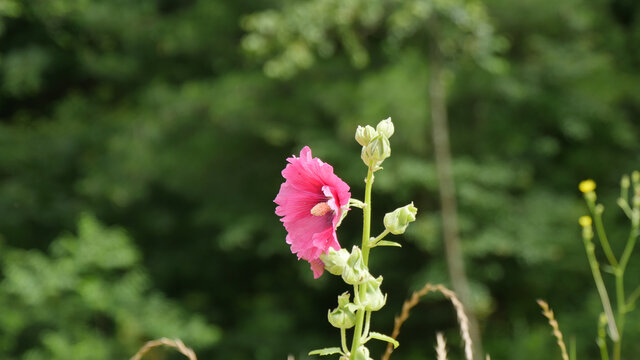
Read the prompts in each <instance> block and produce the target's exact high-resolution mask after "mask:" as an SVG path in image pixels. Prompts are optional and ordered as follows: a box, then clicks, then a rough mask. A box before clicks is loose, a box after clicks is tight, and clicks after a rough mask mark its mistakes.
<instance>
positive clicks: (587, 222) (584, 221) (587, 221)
mask: <svg viewBox="0 0 640 360" xmlns="http://www.w3.org/2000/svg"><path fill="white" fill-rule="evenodd" d="M578 222H579V223H580V226H582V227H587V226H591V216H589V215H584V216H580V219H578Z"/></svg>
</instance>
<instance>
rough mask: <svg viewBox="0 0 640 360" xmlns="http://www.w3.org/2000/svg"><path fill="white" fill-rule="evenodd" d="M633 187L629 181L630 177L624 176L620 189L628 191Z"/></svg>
mask: <svg viewBox="0 0 640 360" xmlns="http://www.w3.org/2000/svg"><path fill="white" fill-rule="evenodd" d="M630 185H631V181H630V180H629V175H624V176H623V177H622V179H620V187H622V188H623V189H628V188H629V186H630Z"/></svg>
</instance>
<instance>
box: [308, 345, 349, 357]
mask: <svg viewBox="0 0 640 360" xmlns="http://www.w3.org/2000/svg"><path fill="white" fill-rule="evenodd" d="M333 354H340V355H344V354H343V353H342V350H341V349H340V348H339V347H328V348H324V349H318V350H313V351H309V355H320V356H327V355H333Z"/></svg>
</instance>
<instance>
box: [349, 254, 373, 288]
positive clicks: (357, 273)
mask: <svg viewBox="0 0 640 360" xmlns="http://www.w3.org/2000/svg"><path fill="white" fill-rule="evenodd" d="M369 276H370V275H369V271H368V270H367V267H366V266H365V265H364V262H363V261H362V251H361V250H360V248H358V247H357V246H354V247H353V249H352V250H351V255H349V259H347V265H346V266H345V267H344V270H343V271H342V280H344V282H346V283H347V284H350V285H358V284H360V283H362V282H363V281H365V280H366V279H367V278H368V277H369Z"/></svg>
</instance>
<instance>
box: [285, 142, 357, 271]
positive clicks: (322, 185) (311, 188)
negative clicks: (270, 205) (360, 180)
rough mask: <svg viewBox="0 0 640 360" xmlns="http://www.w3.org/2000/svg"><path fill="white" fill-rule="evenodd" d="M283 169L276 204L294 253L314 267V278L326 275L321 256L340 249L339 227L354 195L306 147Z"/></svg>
mask: <svg viewBox="0 0 640 360" xmlns="http://www.w3.org/2000/svg"><path fill="white" fill-rule="evenodd" d="M287 161H288V162H289V164H287V166H286V167H285V168H284V170H282V176H283V177H284V178H285V182H284V183H283V184H282V185H281V186H280V192H279V193H278V195H277V196H276V198H275V200H274V202H275V203H276V204H278V205H279V206H278V207H276V214H277V215H278V216H282V219H280V221H282V222H283V223H284V228H285V229H287V232H288V234H287V239H286V240H287V244H290V245H291V252H292V253H294V254H297V255H298V259H304V260H307V261H308V262H309V264H311V270H313V277H314V278H316V279H317V278H319V277H320V275H322V273H323V272H324V263H323V262H322V260H320V259H319V258H318V257H319V256H320V255H321V254H323V253H326V252H327V251H328V250H329V248H333V249H334V250H340V244H339V243H338V237H337V236H336V227H337V226H338V222H339V221H340V219H341V217H342V214H343V212H344V211H347V210H348V208H347V206H348V204H349V199H350V198H351V193H350V192H349V185H347V184H346V183H345V182H344V181H342V180H341V179H340V178H339V177H338V176H336V175H335V174H334V173H333V167H331V165H329V164H326V163H324V162H322V161H320V159H318V158H314V157H311V149H309V147H308V146H305V147H304V148H303V149H302V150H301V151H300V157H299V158H298V157H296V156H295V155H294V156H293V157H290V158H288V159H287Z"/></svg>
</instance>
